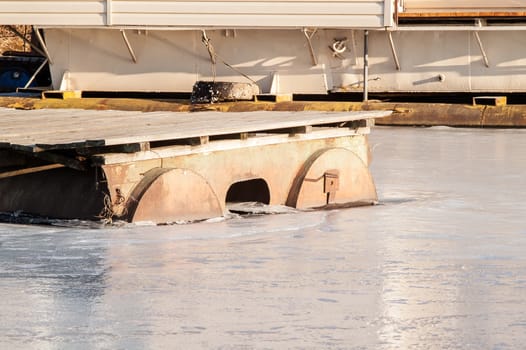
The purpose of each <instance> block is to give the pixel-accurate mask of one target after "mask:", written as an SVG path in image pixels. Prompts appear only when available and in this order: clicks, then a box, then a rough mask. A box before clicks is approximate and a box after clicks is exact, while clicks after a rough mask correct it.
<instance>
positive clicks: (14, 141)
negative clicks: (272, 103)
mask: <svg viewBox="0 0 526 350" xmlns="http://www.w3.org/2000/svg"><path fill="white" fill-rule="evenodd" d="M390 114H391V112H390V111H360V112H240V113H232V112H230V113H221V112H197V113H186V112H148V113H143V112H126V111H93V110H67V109H64V110H60V109H53V110H51V109H49V110H28V111H25V110H14V109H0V147H2V148H12V149H18V150H23V151H28V152H39V151H47V150H56V149H76V148H87V147H102V146H117V145H127V144H134V143H146V142H156V141H171V140H181V139H192V138H199V137H203V136H207V137H213V136H221V135H223V136H224V135H230V134H241V133H255V132H266V131H267V132H268V131H272V130H279V129H288V128H297V127H304V126H317V125H327V124H334V123H344V122H350V121H356V120H364V119H375V118H381V117H385V116H388V115H390Z"/></svg>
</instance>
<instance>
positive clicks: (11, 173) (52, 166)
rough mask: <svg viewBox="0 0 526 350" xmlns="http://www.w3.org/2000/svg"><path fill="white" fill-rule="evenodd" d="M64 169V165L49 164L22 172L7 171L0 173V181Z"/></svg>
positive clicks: (22, 170) (21, 170)
mask: <svg viewBox="0 0 526 350" xmlns="http://www.w3.org/2000/svg"><path fill="white" fill-rule="evenodd" d="M63 167H64V165H62V164H49V165H42V166H37V167H32V168H25V169H20V170H13V171H5V172H3V173H0V179H6V178H8V177H14V176H20V175H26V174H32V173H38V172H41V171H46V170H51V169H57V168H63Z"/></svg>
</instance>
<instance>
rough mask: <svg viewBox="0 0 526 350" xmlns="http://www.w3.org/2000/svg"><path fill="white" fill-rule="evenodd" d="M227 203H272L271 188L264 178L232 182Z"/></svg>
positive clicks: (227, 195)
mask: <svg viewBox="0 0 526 350" xmlns="http://www.w3.org/2000/svg"><path fill="white" fill-rule="evenodd" d="M226 202H227V203H241V202H259V203H263V204H269V203H270V190H269V187H268V185H267V182H266V181H265V180H263V179H253V180H247V181H240V182H236V183H234V184H232V185H231V186H230V188H229V189H228V192H227V194H226Z"/></svg>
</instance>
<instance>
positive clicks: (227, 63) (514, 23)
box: [0, 0, 526, 94]
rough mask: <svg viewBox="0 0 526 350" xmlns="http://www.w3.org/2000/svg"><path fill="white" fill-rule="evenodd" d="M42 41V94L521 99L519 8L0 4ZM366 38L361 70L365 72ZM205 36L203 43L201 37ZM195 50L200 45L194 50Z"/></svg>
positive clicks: (505, 4)
mask: <svg viewBox="0 0 526 350" xmlns="http://www.w3.org/2000/svg"><path fill="white" fill-rule="evenodd" d="M0 9H1V11H0V24H8V25H14V24H30V25H33V26H35V28H37V29H40V30H41V32H42V33H43V41H45V50H44V53H45V54H46V55H47V56H48V59H49V63H50V68H51V72H52V80H53V84H54V86H53V88H54V89H61V90H95V91H100V90H102V91H160V92H163V91H166V92H188V91H191V89H192V86H193V84H194V83H195V82H196V81H198V80H219V81H233V82H249V81H253V82H255V83H256V84H257V85H258V86H259V88H260V91H261V92H263V93H274V94H281V93H312V94H320V93H327V92H329V91H339V92H358V91H362V90H363V89H364V81H367V83H368V84H367V85H368V86H367V89H368V90H369V91H371V92H386V93H390V92H397V93H400V92H402V93H407V92H416V93H418V92H422V93H427V92H488V91H489V92H526V79H525V78H526V36H525V35H524V31H525V30H526V1H523V0H501V1H495V0H487V1H484V2H482V4H481V2H480V1H474V0H464V1H452V0H446V1H439V0H404V1H395V0H387V1H380V0H351V1H349V0H347V1H345V0H332V1H313V0H302V1H297V0H288V1H279V0H267V1H217V0H208V1H195V0H194V1H171V0H163V1H141V0H127V1H124V0H77V1H67V0H60V1H56V0H55V1H48V0H33V1H0ZM365 33H368V35H367V38H368V45H367V48H368V50H367V51H368V75H364V66H365V65H366V64H365V63H366V62H365V54H364V51H365V50H364V46H365V45H364V42H365V40H366V39H365V37H366V36H365V35H364V34H365ZM203 38H205V40H203ZM205 44H206V45H205Z"/></svg>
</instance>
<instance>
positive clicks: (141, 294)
mask: <svg viewBox="0 0 526 350" xmlns="http://www.w3.org/2000/svg"><path fill="white" fill-rule="evenodd" d="M525 136H526V131H523V130H467V129H449V128H429V129H412V128H375V129H374V130H373V134H372V135H371V141H372V143H373V144H376V145H378V146H377V147H376V148H375V149H374V152H373V159H374V162H373V166H372V171H373V175H374V178H375V181H376V184H377V188H378V193H379V204H380V205H377V206H373V207H361V208H352V209H338V210H330V211H309V212H286V213H282V214H280V215H263V216H261V215H252V216H250V215H249V216H237V215H236V216H233V217H232V218H230V219H228V220H210V221H204V222H199V223H195V224H191V225H167V226H148V225H146V226H139V225H130V224H125V225H120V226H118V227H116V226H111V227H103V228H100V229H97V230H88V229H85V228H84V226H83V224H82V223H79V226H75V225H74V224H75V223H70V224H67V223H64V224H63V225H61V226H60V227H59V226H24V225H9V224H1V225H0V282H1V283H0V298H1V299H2V301H3V307H2V313H1V314H0V345H1V346H2V348H6V349H7V348H44V349H46V348H85V349H91V348H112V349H113V348H117V349H118V348H122V349H144V348H173V347H176V348H177V347H181V348H192V349H195V348H198V349H208V348H214V349H220V348H228V349H245V348H272V349H275V348H278V349H279V348H283V349H285V348H286V349H294V348H297V349H305V348H308V349H326V348H344V349H347V348H351V349H352V348H356V349H360V348H374V349H411V348H414V349H422V348H424V349H445V348H462V349H465V348H468V349H470V348H471V349H486V348H489V349H516V348H521V347H522V346H523V343H524V342H525V341H526V336H525V334H526V321H525V320H526V300H525V299H524V297H523V296H524V293H525V291H526V278H525V277H524V276H526V258H524V247H525V246H526V230H525V228H524V209H525V205H524V203H526V191H524V188H526V177H525V176H523V174H524V173H525V171H526V153H525V152H524V151H523V150H524V149H526V137H525ZM246 206H248V207H251V206H252V207H253V208H255V209H256V211H258V210H261V207H259V206H257V205H255V204H248V205H246ZM263 209H264V210H265V211H269V209H270V211H274V209H275V208H263ZM278 209H279V208H278ZM72 226H73V227H72Z"/></svg>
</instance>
